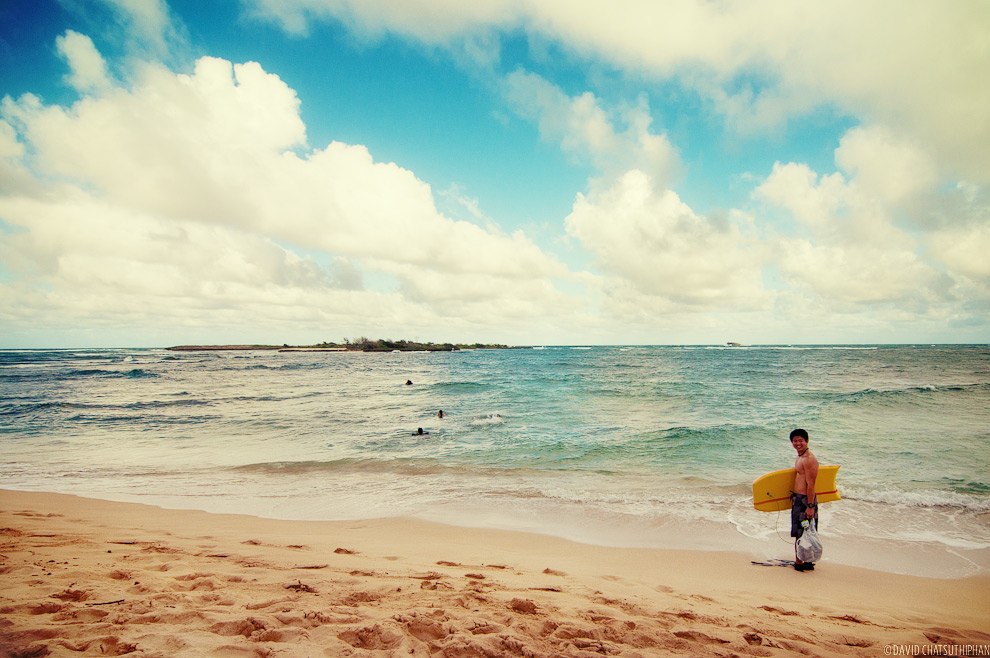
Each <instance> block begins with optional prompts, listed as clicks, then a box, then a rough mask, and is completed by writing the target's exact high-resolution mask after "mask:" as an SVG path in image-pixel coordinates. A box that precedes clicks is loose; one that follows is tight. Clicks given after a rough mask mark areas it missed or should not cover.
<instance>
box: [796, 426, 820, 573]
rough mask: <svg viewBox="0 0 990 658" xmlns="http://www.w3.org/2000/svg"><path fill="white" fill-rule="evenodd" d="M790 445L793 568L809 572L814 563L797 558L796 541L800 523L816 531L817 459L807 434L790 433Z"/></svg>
mask: <svg viewBox="0 0 990 658" xmlns="http://www.w3.org/2000/svg"><path fill="white" fill-rule="evenodd" d="M791 445H792V446H794V449H795V450H796V451H797V459H795V460H794V470H795V471H797V474H796V475H795V477H794V491H793V492H791V537H794V568H795V569H797V570H798V571H811V570H812V569H814V568H815V563H814V562H802V561H801V558H799V557H798V556H797V540H798V539H799V538H800V537H801V533H802V532H804V528H802V527H801V522H802V521H809V522H812V523H814V524H815V530H818V496H817V495H815V480H816V479H817V478H818V458H817V457H815V454H814V453H813V452H811V450H810V448H808V432H806V431H805V430H802V429H796V430H794V431H793V432H791Z"/></svg>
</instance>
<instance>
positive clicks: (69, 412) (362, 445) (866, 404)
mask: <svg viewBox="0 0 990 658" xmlns="http://www.w3.org/2000/svg"><path fill="white" fill-rule="evenodd" d="M407 380H411V381H412V382H413V384H412V385H406V384H405V382H406V381H407ZM441 409H442V410H443V411H444V412H445V414H446V416H445V417H444V418H443V419H440V418H438V416H437V412H438V410H441ZM988 409H990V347H988V346H811V347H789V346H775V347H733V348H723V347H703V346H700V347H545V348H538V349H517V350H491V351H489V350H465V351H460V352H441V353H386V354H362V353H312V352H270V351H252V352H169V351H166V350H161V349H111V350H52V351H43V350H28V351H0V488H7V489H20V490H37V491H54V492H62V493H73V494H79V495H84V496H90V497H97V498H104V499H111V500H124V501H136V502H143V503H149V504H154V505H160V506H163V507H172V508H184V509H202V510H206V511H212V512H234V513H246V514H253V515H257V516H263V517H272V518H283V519H319V520H344V519H362V518H374V517H392V516H411V517H417V518H422V519H427V520H432V521H439V522H443V523H449V524H455V525H464V526H477V527H491V528H504V529H513V530H523V531H530V532H534V533H540V534H542V535H555V536H561V537H566V538H569V539H574V540H577V541H582V542H587V543H591V544H598V545H610V546H635V547H658V548H687V549H703V550H719V549H732V550H738V551H744V552H748V553H750V554H751V555H752V556H754V558H762V557H778V558H787V557H791V556H792V554H793V547H792V540H791V539H790V538H789V536H788V533H789V517H788V513H787V512H784V513H782V514H776V513H769V514H768V513H763V512H757V511H755V510H754V509H753V508H752V501H751V493H752V492H751V483H752V481H753V480H754V479H755V478H756V477H758V476H759V475H761V474H763V473H766V472H768V471H772V470H777V469H781V468H789V467H791V466H793V462H794V450H793V449H792V448H791V446H790V443H789V441H788V438H787V437H788V434H789V432H790V430H791V429H793V428H795V427H804V428H805V429H807V430H808V431H809V433H810V435H811V447H812V450H813V451H814V452H815V454H816V455H817V456H818V459H819V461H820V462H821V463H822V464H840V465H841V469H840V471H839V477H838V484H839V490H840V493H841V494H842V497H843V500H841V501H837V502H833V503H828V504H824V505H823V506H822V508H821V535H822V539H823V543H824V545H825V558H824V560H823V564H827V563H828V562H835V563H842V564H851V565H857V566H865V567H869V568H873V569H881V570H887V571H893V572H898V573H912V574H918V575H926V576H936V577H959V576H965V575H972V574H980V573H990V412H988ZM417 428H423V430H424V432H425V433H424V434H423V435H415V434H414V433H415V432H416V431H417ZM747 568H753V569H758V568H759V567H749V565H747Z"/></svg>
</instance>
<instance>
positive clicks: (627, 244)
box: [566, 170, 766, 310]
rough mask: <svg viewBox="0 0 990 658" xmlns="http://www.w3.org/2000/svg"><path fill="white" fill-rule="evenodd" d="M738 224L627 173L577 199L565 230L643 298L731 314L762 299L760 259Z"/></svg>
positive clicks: (642, 175) (634, 172)
mask: <svg viewBox="0 0 990 658" xmlns="http://www.w3.org/2000/svg"><path fill="white" fill-rule="evenodd" d="M736 221H741V222H745V218H743V217H741V216H733V217H732V218H731V219H730V218H728V217H712V218H705V217H700V216H698V215H697V214H695V213H694V212H693V211H692V210H691V209H690V208H689V207H688V206H687V205H686V204H684V203H683V202H682V201H681V200H680V199H679V198H678V196H677V194H676V193H674V192H673V191H672V190H664V191H657V189H656V186H655V185H654V183H653V181H652V180H651V179H650V177H649V176H648V175H647V174H645V173H644V172H641V171H638V170H632V171H629V172H628V173H626V174H625V175H623V176H622V177H621V178H619V179H618V180H617V181H616V182H615V184H614V185H613V186H612V187H611V188H609V189H608V190H607V191H604V192H601V193H599V194H596V195H593V196H591V197H585V196H583V195H579V196H578V199H577V201H575V203H574V209H573V211H572V212H571V214H570V215H569V216H568V217H567V219H566V225H567V230H568V232H569V233H570V234H571V235H573V236H574V237H576V238H577V239H579V240H580V241H581V243H582V244H583V245H584V246H585V247H586V248H587V249H588V250H589V251H591V252H592V253H593V254H594V255H595V258H596V263H597V265H598V266H599V267H601V268H602V269H603V270H604V271H605V272H607V273H609V274H611V275H615V276H619V277H621V278H623V279H625V280H626V281H628V283H629V284H630V285H631V286H632V287H633V288H635V289H636V290H637V291H639V292H640V293H642V294H644V295H651V296H656V297H661V298H663V299H665V300H669V301H671V302H674V303H675V304H677V305H684V306H688V307H694V308H700V309H706V310H720V309H721V310H728V309H729V308H740V307H754V306H760V305H762V304H764V303H765V301H766V300H765V296H764V294H763V292H762V289H761V288H762V285H761V280H760V269H761V267H762V261H763V257H764V255H763V254H762V250H761V249H760V248H759V246H758V245H757V244H756V243H755V242H754V241H753V240H751V239H750V238H749V237H748V236H747V235H746V234H745V232H744V231H742V230H740V228H739V225H738V224H737V223H736Z"/></svg>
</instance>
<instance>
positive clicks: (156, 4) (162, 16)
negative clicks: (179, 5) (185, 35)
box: [102, 0, 181, 59]
mask: <svg viewBox="0 0 990 658" xmlns="http://www.w3.org/2000/svg"><path fill="white" fill-rule="evenodd" d="M102 1H103V2H104V3H105V4H107V5H109V6H110V7H111V8H113V9H114V11H115V12H116V13H117V16H118V20H119V22H120V23H121V24H122V26H123V27H124V28H125V30H126V37H127V39H128V41H129V42H130V43H129V47H130V50H131V51H132V52H134V53H136V54H138V55H139V56H142V57H149V56H150V57H153V58H156V59H168V58H169V57H170V55H172V54H173V52H172V51H173V50H174V48H175V46H176V44H178V43H180V42H181V39H180V37H179V35H178V31H177V30H176V27H175V25H176V24H175V21H174V19H173V18H172V16H171V15H170V13H169V9H168V4H166V0H102Z"/></svg>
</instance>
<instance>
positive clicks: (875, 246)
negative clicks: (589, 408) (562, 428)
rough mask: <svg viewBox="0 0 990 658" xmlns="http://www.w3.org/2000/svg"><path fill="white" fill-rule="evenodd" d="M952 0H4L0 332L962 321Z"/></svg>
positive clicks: (754, 328) (417, 336)
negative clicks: (938, 0) (600, 0)
mask: <svg viewBox="0 0 990 658" xmlns="http://www.w3.org/2000/svg"><path fill="white" fill-rule="evenodd" d="M988 34H990V3H987V2H985V1H983V0H952V1H950V2H931V1H929V0H921V1H919V0H875V1H872V2H866V3H864V2H861V1H859V0H853V1H844V0H835V1H829V2H818V1H813V0H809V1H808V2H789V1H784V0H720V1H714V0H675V1H671V2H655V1H654V0H625V1H623V2H618V3H602V2H591V1H582V0H568V1H567V2H563V1H561V0H476V1H474V2H461V1H458V0H401V1H400V0H222V1H221V0H217V1H215V2H214V1H211V2H202V0H172V1H170V2H166V0H2V1H0V97H2V101H0V348H9V349H16V348H36V347H37V348H41V347H66V348H81V347H162V346H169V345H178V344H223V343H251V344H254V343H257V344H283V343H288V344H294V345H295V344H313V343H319V342H323V341H328V342H342V341H343V340H344V339H354V338H359V337H364V336H366V337H369V338H391V339H396V340H398V339H408V340H417V341H422V342H448V341H450V342H465V343H474V342H483V343H505V344H511V345H586V344H724V343H725V342H727V341H735V342H741V343H744V344H781V343H783V344H809V343H811V344H821V343H831V344H836V343H838V344H849V343H986V342H988V340H990V148H988V146H990V46H988V43H990V42H988V37H987V35H988Z"/></svg>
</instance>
